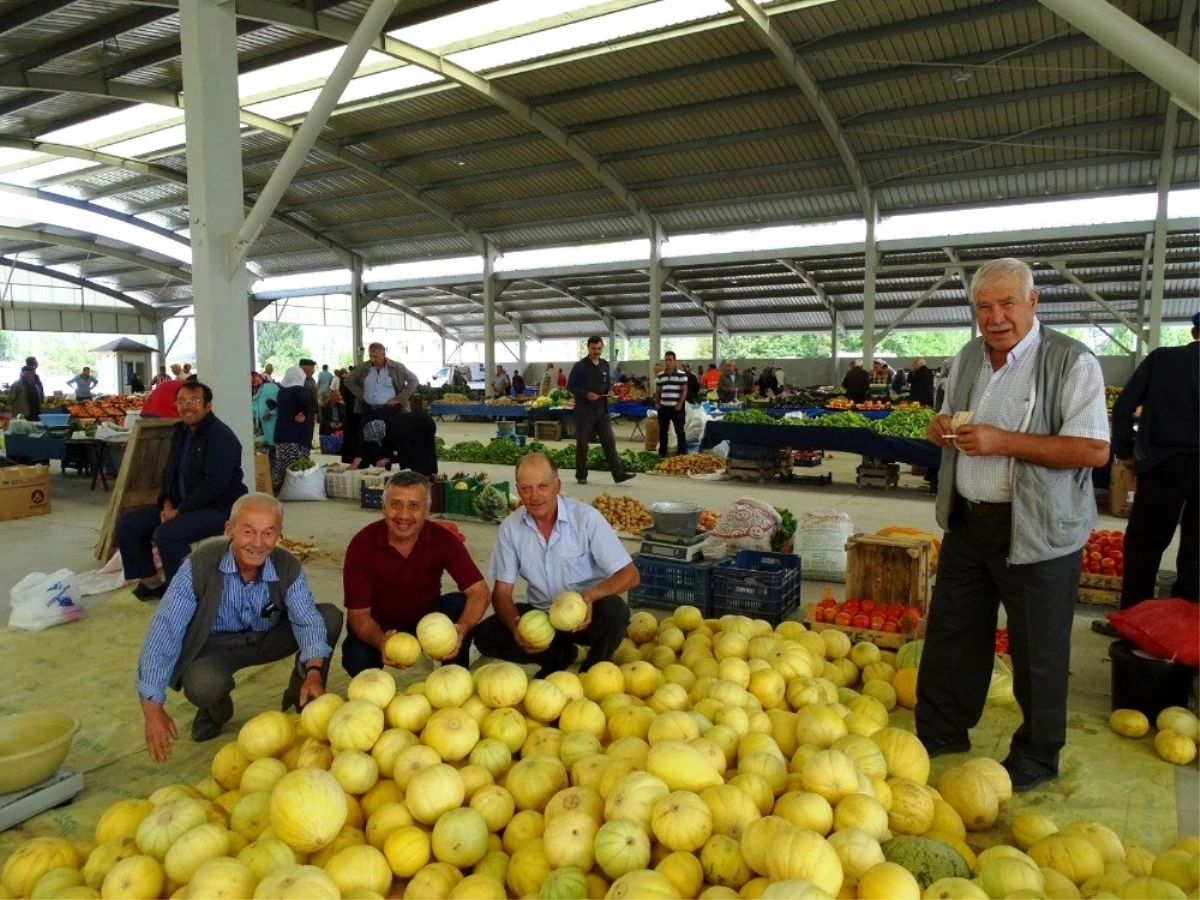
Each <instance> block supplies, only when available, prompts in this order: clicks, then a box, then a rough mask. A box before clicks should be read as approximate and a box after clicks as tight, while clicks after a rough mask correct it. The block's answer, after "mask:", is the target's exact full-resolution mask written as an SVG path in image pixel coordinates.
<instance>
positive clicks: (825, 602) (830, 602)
mask: <svg viewBox="0 0 1200 900" xmlns="http://www.w3.org/2000/svg"><path fill="white" fill-rule="evenodd" d="M817 606H819V607H820V608H821V609H828V608H829V607H831V606H837V601H836V600H834V599H833V598H832V597H825V598H824V599H822V600H821V602H820V603H818V604H817Z"/></svg>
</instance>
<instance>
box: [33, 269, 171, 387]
mask: <svg viewBox="0 0 1200 900" xmlns="http://www.w3.org/2000/svg"><path fill="white" fill-rule="evenodd" d="M15 271H16V270H15V269H12V270H10V272H15ZM154 340H155V343H157V345H158V353H157V354H155V355H156V356H157V357H158V365H159V366H165V365H166V364H167V320H166V319H165V318H163V315H162V314H161V313H159V315H158V318H156V319H155V320H154ZM157 374H158V366H155V367H154V371H153V372H151V373H150V378H151V379H153V378H154V376H155V375H157ZM147 387H149V384H147Z"/></svg>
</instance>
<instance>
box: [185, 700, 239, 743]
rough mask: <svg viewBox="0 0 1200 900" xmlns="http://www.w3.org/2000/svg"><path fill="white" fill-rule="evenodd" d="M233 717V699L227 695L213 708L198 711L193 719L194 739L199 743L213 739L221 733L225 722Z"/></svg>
mask: <svg viewBox="0 0 1200 900" xmlns="http://www.w3.org/2000/svg"><path fill="white" fill-rule="evenodd" d="M232 718H233V700H231V699H230V698H229V697H226V698H225V699H224V700H222V701H221V702H220V703H218V704H217V705H216V706H214V707H213V708H212V709H201V710H197V711H196V718H194V719H193V720H192V740H193V741H195V742H196V743H197V744H202V743H204V742H205V741H211V740H212V739H213V738H215V737H216V736H217V735H219V734H220V733H221V729H222V728H224V727H225V723H226V722H228V721H229V720H230V719H232Z"/></svg>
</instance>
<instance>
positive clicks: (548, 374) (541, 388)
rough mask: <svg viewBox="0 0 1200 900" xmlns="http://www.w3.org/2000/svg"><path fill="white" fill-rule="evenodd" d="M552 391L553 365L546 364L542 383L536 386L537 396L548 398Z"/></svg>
mask: <svg viewBox="0 0 1200 900" xmlns="http://www.w3.org/2000/svg"><path fill="white" fill-rule="evenodd" d="M552 390H554V363H546V371H545V372H543V373H542V382H541V384H539V385H538V396H539V397H549V396H550V392H551V391H552Z"/></svg>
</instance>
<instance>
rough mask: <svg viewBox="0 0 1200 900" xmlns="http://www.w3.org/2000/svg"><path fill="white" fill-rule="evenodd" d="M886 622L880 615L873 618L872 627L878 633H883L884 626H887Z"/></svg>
mask: <svg viewBox="0 0 1200 900" xmlns="http://www.w3.org/2000/svg"><path fill="white" fill-rule="evenodd" d="M886 622H887V620H886V619H884V617H883V616H879V615H876V616H871V627H872V628H874V629H875V630H876V631H882V630H883V626H884V625H885V624H886Z"/></svg>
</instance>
